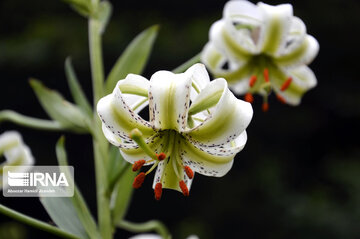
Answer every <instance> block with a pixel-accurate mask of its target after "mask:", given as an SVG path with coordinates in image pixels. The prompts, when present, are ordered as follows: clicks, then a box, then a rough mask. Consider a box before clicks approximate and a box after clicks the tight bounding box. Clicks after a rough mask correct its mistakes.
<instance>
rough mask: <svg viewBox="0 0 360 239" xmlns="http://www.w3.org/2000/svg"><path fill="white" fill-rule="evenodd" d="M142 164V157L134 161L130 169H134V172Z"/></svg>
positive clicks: (143, 162)
mask: <svg viewBox="0 0 360 239" xmlns="http://www.w3.org/2000/svg"><path fill="white" fill-rule="evenodd" d="M144 164H145V160H144V159H140V160H138V161H136V162H135V163H134V164H133V166H132V171H134V172H135V171H138V170H139V169H140V168H141V167H142V166H143V165H144Z"/></svg>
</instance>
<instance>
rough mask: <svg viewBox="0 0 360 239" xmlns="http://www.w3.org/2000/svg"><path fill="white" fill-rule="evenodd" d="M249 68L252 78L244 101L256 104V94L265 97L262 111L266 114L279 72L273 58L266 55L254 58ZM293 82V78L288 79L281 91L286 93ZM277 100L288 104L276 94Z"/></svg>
mask: <svg viewBox="0 0 360 239" xmlns="http://www.w3.org/2000/svg"><path fill="white" fill-rule="evenodd" d="M249 66H250V68H251V70H250V71H251V77H250V79H249V90H248V92H247V93H246V94H245V96H244V100H245V101H247V102H249V103H253V102H254V96H253V94H254V93H258V94H260V95H262V96H263V104H262V110H263V111H264V112H266V111H268V109H269V103H268V97H269V95H270V94H271V92H272V90H273V87H274V86H273V85H274V82H272V81H273V80H275V79H276V80H277V79H278V78H282V77H279V74H281V72H280V71H279V69H278V67H277V65H276V64H275V63H274V62H273V60H272V57H271V56H268V55H266V54H259V55H256V56H254V57H252V59H251V60H250V62H249ZM291 82H292V78H291V77H287V78H286V79H285V80H284V81H283V82H282V83H281V86H280V91H285V90H286V89H288V88H289V86H290V84H291ZM276 98H277V99H278V100H279V101H280V102H282V103H286V100H285V98H284V97H283V96H281V95H280V94H276Z"/></svg>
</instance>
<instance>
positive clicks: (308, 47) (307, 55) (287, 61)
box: [274, 35, 319, 68]
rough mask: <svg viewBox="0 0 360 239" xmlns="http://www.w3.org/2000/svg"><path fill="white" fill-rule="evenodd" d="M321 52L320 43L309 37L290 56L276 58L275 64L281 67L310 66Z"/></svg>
mask: <svg viewBox="0 0 360 239" xmlns="http://www.w3.org/2000/svg"><path fill="white" fill-rule="evenodd" d="M318 52H319V43H318V42H317V40H316V39H315V38H314V37H312V36H310V35H307V36H306V38H305V39H304V41H303V42H302V44H300V45H299V46H298V47H297V48H296V49H294V50H293V51H291V52H289V53H288V54H284V55H281V56H279V57H274V62H275V63H276V64H278V65H279V66H281V67H287V68H290V67H297V66H300V65H304V64H306V65H307V64H310V63H311V62H312V61H313V60H314V58H315V56H316V55H317V54H318Z"/></svg>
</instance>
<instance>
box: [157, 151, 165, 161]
mask: <svg viewBox="0 0 360 239" xmlns="http://www.w3.org/2000/svg"><path fill="white" fill-rule="evenodd" d="M156 156H157V159H158V160H159V161H161V160H164V159H165V158H166V154H165V153H159V154H156Z"/></svg>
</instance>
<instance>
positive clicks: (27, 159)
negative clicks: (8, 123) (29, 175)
mask: <svg viewBox="0 0 360 239" xmlns="http://www.w3.org/2000/svg"><path fill="white" fill-rule="evenodd" d="M0 156H5V159H6V161H5V162H3V163H1V164H0V187H1V188H2V185H3V183H4V185H5V182H3V181H2V180H3V168H4V166H28V167H19V168H20V169H19V171H16V172H18V173H24V172H28V171H30V170H31V168H32V165H34V157H33V156H32V154H31V151H30V149H29V147H28V146H26V145H25V144H24V142H23V140H22V137H21V135H20V134H19V133H18V132H15V131H8V132H5V133H3V134H1V135H0Z"/></svg>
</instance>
